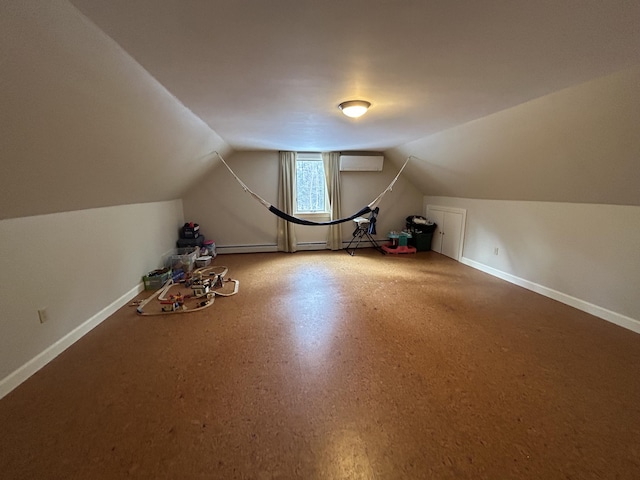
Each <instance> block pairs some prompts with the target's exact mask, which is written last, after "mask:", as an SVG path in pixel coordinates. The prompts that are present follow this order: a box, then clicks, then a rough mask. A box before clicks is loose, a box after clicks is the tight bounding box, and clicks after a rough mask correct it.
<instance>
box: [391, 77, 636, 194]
mask: <svg viewBox="0 0 640 480" xmlns="http://www.w3.org/2000/svg"><path fill="white" fill-rule="evenodd" d="M639 85H640V67H635V68H631V69H629V70H625V71H622V72H618V73H616V74H614V75H610V76H607V77H604V78H600V79H596V80H593V81H591V82H588V83H585V84H582V85H578V86H576V87H572V88H568V89H566V90H562V91H559V92H556V93H553V94H551V95H547V96H545V97H542V98H538V99H536V100H533V101H530V102H527V103H525V104H522V105H519V106H517V107H514V108H511V109H509V110H505V111H502V112H499V113H496V114H494V115H489V116H487V117H484V118H481V119H479V120H476V121H474V122H471V123H468V124H465V125H462V126H460V127H456V128H452V129H450V130H446V131H443V132H441V133H439V134H436V135H432V136H429V137H425V138H423V139H420V140H417V141H415V142H411V143H407V144H405V145H402V146H401V147H399V148H396V149H393V150H391V151H390V152H387V154H388V155H390V156H391V157H393V158H394V159H396V160H397V161H398V160H399V159H400V158H405V157H406V156H408V155H415V156H416V157H419V158H420V159H421V160H419V161H415V162H411V164H410V165H409V166H408V167H407V168H408V175H409V177H410V178H412V179H415V182H416V185H418V187H419V188H420V190H421V191H422V192H424V194H425V195H440V196H450V197H465V198H484V199H499V200H532V201H551V202H572V203H595V204H618V205H640V188H638V186H639V185H640V168H639V167H638V165H639V164H638V161H639V159H640V134H638V131H639V127H638V126H639V125H640V87H639Z"/></svg>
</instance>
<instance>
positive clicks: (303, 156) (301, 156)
mask: <svg viewBox="0 0 640 480" xmlns="http://www.w3.org/2000/svg"><path fill="white" fill-rule="evenodd" d="M298 160H301V161H314V162H322V153H319V152H298V153H297V155H296V162H297V161H298ZM323 168H324V165H323ZM297 183H298V182H297V180H296V181H295V182H294V184H293V198H294V199H295V200H296V201H295V207H294V215H295V216H296V217H300V218H306V219H308V220H312V219H327V220H328V219H330V218H331V207H330V205H329V192H328V191H327V184H326V181H325V184H324V185H325V187H324V208H325V210H324V211H322V212H301V211H299V210H298V202H297V198H298V192H297V191H296V186H297Z"/></svg>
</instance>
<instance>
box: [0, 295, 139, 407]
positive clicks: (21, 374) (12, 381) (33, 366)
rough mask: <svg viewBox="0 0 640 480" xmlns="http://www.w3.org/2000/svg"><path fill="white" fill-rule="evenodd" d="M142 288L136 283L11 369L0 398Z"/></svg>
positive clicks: (0, 391) (2, 384)
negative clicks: (62, 335) (27, 359)
mask: <svg viewBox="0 0 640 480" xmlns="http://www.w3.org/2000/svg"><path fill="white" fill-rule="evenodd" d="M143 290H144V285H143V284H142V283H140V284H138V285H136V286H135V287H134V288H132V289H131V290H129V291H128V292H127V293H125V294H124V295H122V296H121V297H120V298H118V299H117V300H114V301H113V302H111V303H110V304H109V305H107V306H106V307H105V308H103V309H102V310H100V311H99V312H98V313H96V314H95V315H94V316H93V317H91V318H90V319H88V320H87V321H86V322H84V323H82V324H81V325H79V326H78V327H76V328H74V329H73V330H72V331H71V332H69V333H68V334H66V335H65V336H64V337H62V338H61V339H60V340H58V341H57V342H56V343H54V344H53V345H51V346H50V347H48V348H47V349H46V350H44V351H43V352H41V353H40V354H38V355H36V356H35V357H34V358H32V359H31V360H29V361H28V362H27V363H25V364H24V365H22V366H21V367H19V368H18V369H17V370H15V371H13V372H12V373H10V374H9V375H7V376H6V377H5V378H3V379H2V380H0V398H3V397H4V396H5V395H7V394H8V393H9V392H11V391H12V390H14V389H15V388H17V387H18V386H19V385H20V384H21V383H22V382H24V381H25V380H27V379H28V378H29V377H30V376H31V375H33V374H34V373H36V372H37V371H38V370H40V369H41V368H42V367H44V366H45V365H46V364H47V363H49V362H50V361H51V360H53V359H54V358H56V357H57V356H58V355H60V354H61V353H62V352H64V351H65V350H66V349H67V348H69V347H70V346H71V345H73V344H74V343H75V342H77V341H78V340H80V339H81V338H82V337H83V336H84V335H86V334H87V333H88V332H89V331H91V330H92V329H93V328H95V327H96V326H98V325H99V324H100V323H102V322H103V321H104V320H106V319H107V318H109V316H110V315H112V314H113V313H114V312H115V311H116V310H118V309H119V308H120V307H122V306H123V305H126V304H127V302H129V301H130V300H131V299H132V298H134V297H135V296H136V295H138V294H139V293H140V292H142V291H143Z"/></svg>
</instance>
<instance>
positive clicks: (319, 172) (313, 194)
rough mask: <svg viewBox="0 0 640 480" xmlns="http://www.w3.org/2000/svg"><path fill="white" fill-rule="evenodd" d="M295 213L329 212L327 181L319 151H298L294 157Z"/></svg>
mask: <svg viewBox="0 0 640 480" xmlns="http://www.w3.org/2000/svg"><path fill="white" fill-rule="evenodd" d="M295 196H296V213H302V214H313V213H323V214H326V213H329V200H328V198H327V183H326V180H325V177H324V164H323V162H322V154H320V153H298V155H297V158H296V195H295Z"/></svg>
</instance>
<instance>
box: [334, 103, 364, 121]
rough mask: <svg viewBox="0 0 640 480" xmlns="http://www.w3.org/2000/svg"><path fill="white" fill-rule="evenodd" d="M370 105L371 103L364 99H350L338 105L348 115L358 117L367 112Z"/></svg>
mask: <svg viewBox="0 0 640 480" xmlns="http://www.w3.org/2000/svg"><path fill="white" fill-rule="evenodd" d="M370 106H371V104H370V103H369V102H366V101H364V100H349V101H348V102H342V103H341V104H340V105H338V108H339V109H340V110H342V113H344V114H345V115H346V116H347V117H351V118H358V117H361V116H362V115H364V114H365V113H367V110H368V109H369V107H370Z"/></svg>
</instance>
